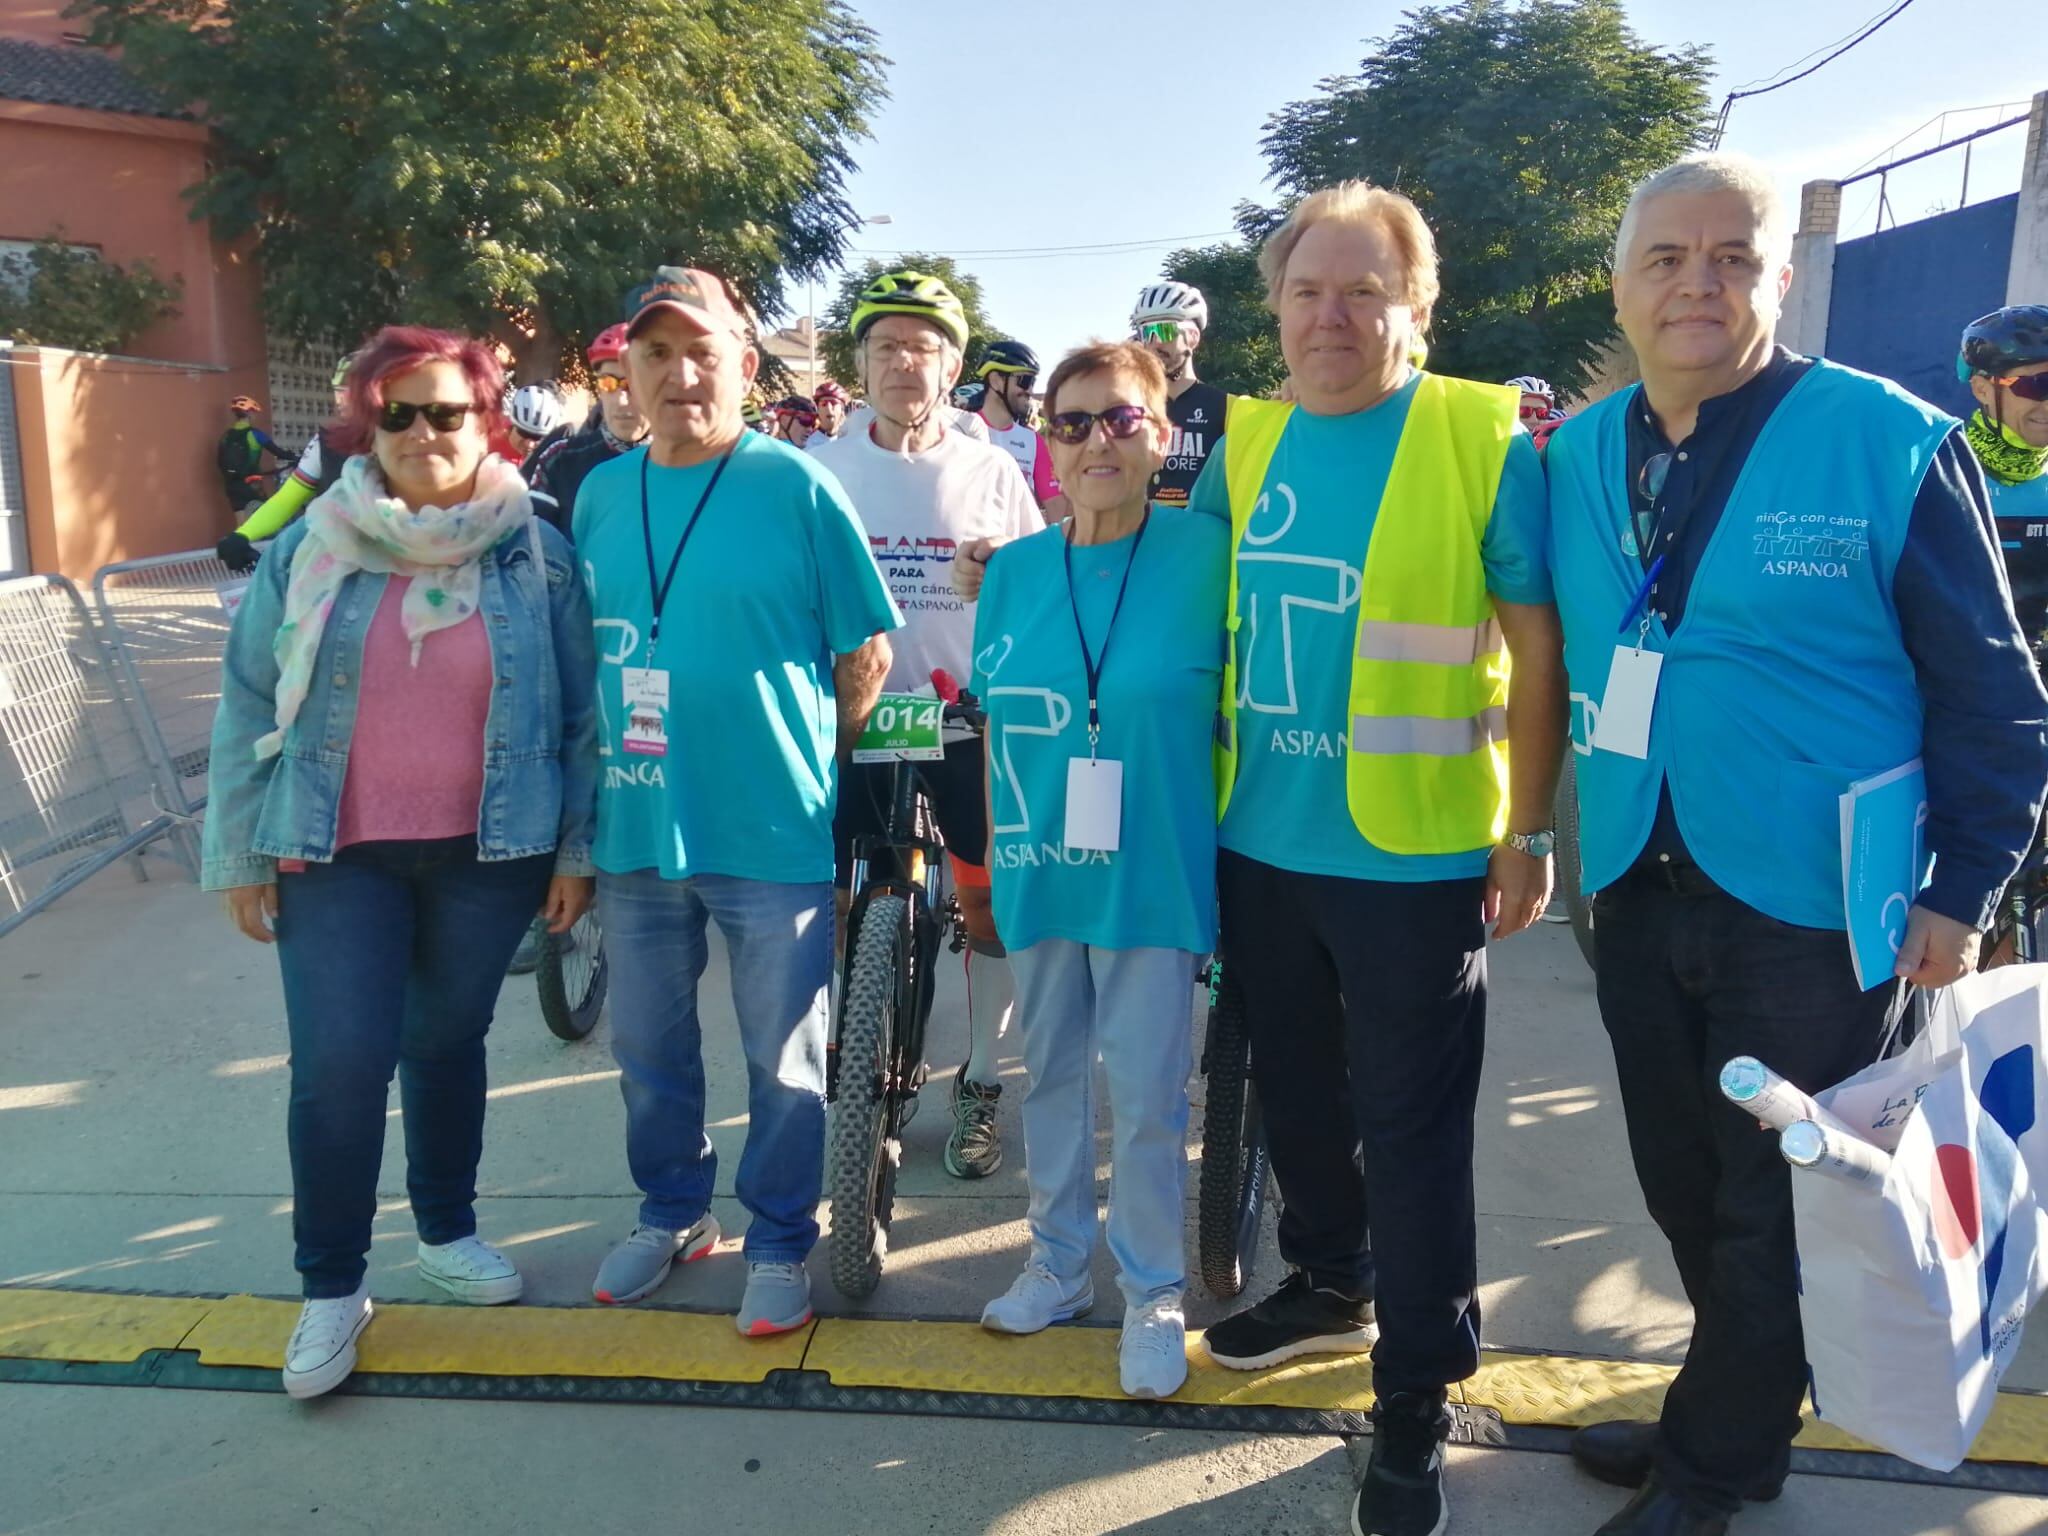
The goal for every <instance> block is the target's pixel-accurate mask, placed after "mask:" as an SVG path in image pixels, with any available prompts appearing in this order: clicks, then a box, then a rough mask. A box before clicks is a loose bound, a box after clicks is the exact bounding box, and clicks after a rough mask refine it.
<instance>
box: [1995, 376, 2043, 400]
mask: <svg viewBox="0 0 2048 1536" xmlns="http://www.w3.org/2000/svg"><path fill="white" fill-rule="evenodd" d="M1991 382H1992V383H1994V384H1996V385H1997V386H1998V387H1999V388H2000V389H2009V390H2011V391H2012V392H2013V393H2014V394H2015V395H2018V396H2019V397H2020V398H2021V399H2022V400H2048V373H2028V374H2022V375H2020V376H2018V377H2016V378H2009V379H1993V380H1992V381H1991Z"/></svg>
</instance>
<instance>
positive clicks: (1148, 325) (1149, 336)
mask: <svg viewBox="0 0 2048 1536" xmlns="http://www.w3.org/2000/svg"><path fill="white" fill-rule="evenodd" d="M1138 340H1140V341H1163V342H1168V343H1171V342H1176V341H1179V340H1180V322H1179V321H1178V320H1147V321H1146V322H1145V323H1144V324H1143V325H1141V326H1139V327H1138Z"/></svg>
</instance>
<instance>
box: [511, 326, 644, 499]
mask: <svg viewBox="0 0 2048 1536" xmlns="http://www.w3.org/2000/svg"><path fill="white" fill-rule="evenodd" d="M625 351H626V328H625V327H624V326H623V325H614V326H610V327H608V328H607V329H605V330H602V331H600V332H598V334H597V338H596V339H595V340H594V341H592V342H591V344H590V349H589V351H588V352H586V353H585V354H584V355H585V357H587V358H588V359H589V361H590V384H591V388H592V389H594V390H595V391H596V392H597V411H596V413H595V414H594V416H593V418H592V419H591V420H590V421H589V422H587V423H585V424H584V426H583V427H582V429H581V430H580V431H576V432H572V433H570V434H569V435H568V436H567V437H564V438H560V439H557V440H556V441H555V442H553V443H551V444H547V445H545V446H543V447H542V448H541V450H540V452H539V453H537V454H536V455H535V456H534V458H533V461H532V464H531V467H530V470H529V472H528V474H527V476H526V482H527V484H528V485H530V486H531V487H532V488H533V507H534V510H535V511H536V512H538V513H539V514H540V515H541V516H542V517H544V518H546V519H547V520H548V521H549V522H551V523H553V524H554V525H555V527H556V529H558V530H559V531H560V532H561V533H562V535H563V536H564V537H568V536H570V534H571V532H572V529H571V524H572V522H573V520H574V518H575V515H576V493H577V492H578V491H579V490H581V489H582V488H583V478H584V476H586V475H588V474H589V473H590V472H591V471H592V470H593V469H595V468H597V466H598V465H600V464H603V463H606V462H607V461H609V460H611V459H614V458H617V457H618V456H619V455H620V454H622V453H624V452H626V451H627V450H628V449H630V448H634V447H636V446H638V445H639V443H640V441H641V439H643V438H644V437H646V436H647V419H646V418H645V417H644V416H642V415H641V414H640V408H639V407H638V406H637V405H635V404H634V402H633V396H632V392H631V391H630V390H628V389H627V388H626V369H625Z"/></svg>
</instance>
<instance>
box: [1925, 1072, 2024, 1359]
mask: <svg viewBox="0 0 2048 1536" xmlns="http://www.w3.org/2000/svg"><path fill="white" fill-rule="evenodd" d="M1978 1101H1979V1102H1980V1103H1981V1104H1982V1106H1983V1110H1984V1112H1983V1114H1982V1115H1981V1116H1979V1117H1978V1120H1977V1133H1976V1135H1975V1136H1974V1137H1973V1138H1972V1140H1973V1141H1974V1143H1975V1144H1974V1145H1973V1146H1968V1147H1966V1146H1963V1145H1961V1144H1960V1143H1957V1142H1952V1141H1949V1142H1941V1143H1938V1144H1937V1145H1936V1146H1935V1149H1934V1163H1935V1166H1934V1173H1935V1177H1934V1179H1933V1181H1932V1188H1933V1196H1934V1211H1933V1217H1934V1231H1935V1236H1936V1239H1937V1240H1938V1241H1939V1242H1940V1244H1941V1252H1942V1257H1943V1258H1945V1259H1947V1260H1949V1261H1950V1262H1951V1263H1959V1262H1961V1261H1963V1260H1965V1259H1972V1258H1974V1259H1975V1260H1976V1265H1977V1297H1978V1303H1979V1306H1980V1308H1981V1311H1980V1314H1979V1316H1978V1319H1977V1331H1978V1343H1979V1345H1980V1346H1981V1348H1982V1350H1983V1353H1984V1358H1985V1359H1987V1360H1989V1359H1990V1358H1991V1356H1992V1354H1993V1352H1994V1347H1995V1345H1996V1344H1997V1343H1998V1340H1997V1338H1995V1337H1994V1333H1993V1330H1994V1329H1996V1328H1997V1327H1998V1324H1999V1319H2001V1318H2003V1317H2004V1316H2005V1315H2006V1313H2007V1312H2009V1311H2010V1310H2011V1309H2012V1307H2013V1305H2014V1304H2015V1302H2016V1301H2018V1300H2019V1299H2020V1293H2021V1292H2023V1291H2024V1290H2025V1288H2026V1283H2027V1277H2026V1274H2025V1273H2024V1266H2021V1267H2020V1268H2018V1269H2015V1270H2013V1271H2012V1272H2011V1273H2010V1274H2008V1272H2007V1267H2006V1262H2005V1260H2006V1239H2007V1238H2008V1237H2009V1236H2010V1233H2011V1222H2012V1203H2013V1198H2012V1197H2013V1185H2014V1183H2015V1181H2016V1179H2017V1178H2018V1173H2019V1166H2020V1151H2019V1146H2018V1141H2019V1139H2020V1137H2022V1136H2024V1135H2026V1134H2027V1132H2028V1131H2030V1130H2032V1129H2033V1128H2034V1119H2035V1116H2036V1114H2037V1113H2038V1112H2039V1110H2038V1106H2037V1105H2036V1104H2035V1103H2034V1048H2033V1046H2031V1045H2023V1046H2020V1047H2018V1048H2017V1049H2015V1050H2011V1051H2008V1052H2006V1053H2005V1055H2003V1056H2001V1057H1999V1058H1998V1059H1997V1060H1996V1061H1994V1062H1993V1063H1992V1064H1991V1070H1990V1071H1988V1072H1986V1073H1985V1074H1984V1086H1983V1088H1982V1089H1981V1090H1980V1091H1979V1093H1978Z"/></svg>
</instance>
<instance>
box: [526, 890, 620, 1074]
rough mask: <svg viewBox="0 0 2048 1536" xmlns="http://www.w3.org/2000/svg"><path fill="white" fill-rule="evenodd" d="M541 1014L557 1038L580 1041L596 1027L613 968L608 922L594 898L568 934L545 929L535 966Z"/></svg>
mask: <svg viewBox="0 0 2048 1536" xmlns="http://www.w3.org/2000/svg"><path fill="white" fill-rule="evenodd" d="M533 982H534V986H535V988H536V989H537V990H538V991H539V993H540V1016H541V1017H542V1018H543V1019H545V1020H546V1021H547V1026H548V1028H549V1030H551V1031H552V1032H553V1033H554V1034H555V1035H556V1036H557V1037H558V1038H560V1039H563V1040H581V1039H583V1038H585V1037H586V1036H587V1035H589V1033H590V1032H591V1031H592V1030H593V1029H595V1028H597V1016H598V1015H599V1014H601V1013H603V1012H604V999H605V993H606V991H607V990H609V987H610V984H611V967H610V965H609V964H608V963H607V961H606V959H605V953H604V925H603V924H602V923H600V922H599V921H598V918H597V903H596V902H592V903H591V904H590V906H589V908H588V909H587V910H586V911H585V912H584V914H583V915H582V916H581V917H579V918H577V919H576V925H575V927H573V928H571V929H570V930H569V931H568V932H567V933H543V934H542V935H541V937H540V955H539V958H538V961H537V963H536V964H535V966H534V970H533Z"/></svg>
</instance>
